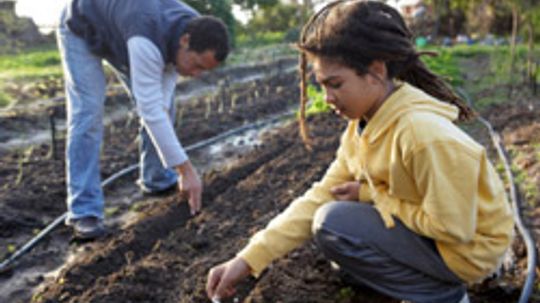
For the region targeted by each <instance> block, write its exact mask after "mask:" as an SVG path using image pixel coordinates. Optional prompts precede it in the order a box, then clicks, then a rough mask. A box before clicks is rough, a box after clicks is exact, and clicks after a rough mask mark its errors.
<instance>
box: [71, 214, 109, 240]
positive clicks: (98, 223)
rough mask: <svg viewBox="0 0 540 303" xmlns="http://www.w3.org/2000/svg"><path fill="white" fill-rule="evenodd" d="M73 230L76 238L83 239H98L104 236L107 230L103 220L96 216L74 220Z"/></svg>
mask: <svg viewBox="0 0 540 303" xmlns="http://www.w3.org/2000/svg"><path fill="white" fill-rule="evenodd" d="M73 231H74V233H75V237H76V238H79V239H83V240H90V239H97V238H100V237H103V236H104V235H105V234H106V232H107V230H106V228H105V225H104V224H103V220H101V219H99V218H96V217H84V218H80V219H76V220H73Z"/></svg>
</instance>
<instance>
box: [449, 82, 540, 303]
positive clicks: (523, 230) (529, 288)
mask: <svg viewBox="0 0 540 303" xmlns="http://www.w3.org/2000/svg"><path fill="white" fill-rule="evenodd" d="M458 92H459V93H460V94H461V95H462V96H463V97H464V98H465V100H466V101H467V103H468V104H469V106H470V107H471V108H474V106H473V102H472V100H471V97H470V96H469V94H468V93H467V92H466V91H465V90H464V89H463V88H458ZM477 119H478V121H480V123H482V124H483V125H484V126H485V127H486V128H487V130H488V132H489V135H490V137H491V141H492V143H493V145H494V146H495V149H496V150H497V154H498V156H499V158H500V159H501V162H502V163H503V165H504V171H505V174H506V178H507V180H508V182H509V183H510V200H511V205H512V208H513V214H514V222H515V224H516V227H517V229H518V231H519V233H520V235H521V237H522V238H523V241H524V242H525V247H526V250H527V277H526V279H525V283H524V285H523V289H522V290H521V294H520V297H519V301H518V303H527V302H529V297H530V296H531V293H532V292H533V290H534V280H535V277H536V270H535V269H536V262H537V261H536V257H537V256H536V249H535V247H536V246H535V243H534V240H533V238H532V236H531V233H530V231H529V230H528V229H527V227H526V226H525V224H524V223H523V219H522V218H521V210H520V205H521V204H522V200H521V196H520V194H519V189H518V186H517V185H516V182H515V181H514V176H513V173H512V167H511V165H510V164H509V163H510V160H509V159H510V157H509V155H508V152H507V150H506V148H505V147H504V144H503V141H502V139H501V135H500V134H499V133H497V132H496V131H495V129H494V128H493V126H492V125H491V123H489V121H488V120H486V119H484V118H483V117H481V116H480V115H478V117H477Z"/></svg>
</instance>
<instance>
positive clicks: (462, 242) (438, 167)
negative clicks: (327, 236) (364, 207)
mask: <svg viewBox="0 0 540 303" xmlns="http://www.w3.org/2000/svg"><path fill="white" fill-rule="evenodd" d="M457 116H458V110H457V108H456V107H455V106H452V105H449V104H447V103H443V102H440V101H438V100H436V99H434V98H433V97H431V96H429V95H427V94H426V93H424V92H423V91H421V90H419V89H417V88H415V87H413V86H411V85H409V84H407V83H405V84H402V85H401V87H400V88H399V89H398V90H396V91H395V92H394V93H393V94H392V95H391V96H390V97H389V98H388V99H387V100H386V101H385V102H384V103H383V105H382V106H381V107H380V108H379V110H378V111H377V112H376V113H375V115H374V116H373V117H372V119H371V120H370V121H369V123H367V125H366V127H365V128H364V130H363V131H362V132H361V134H360V135H359V134H358V126H359V125H358V124H359V121H357V120H356V121H351V122H350V123H349V126H348V128H347V129H346V131H345V133H344V134H343V136H342V137H341V144H340V147H339V149H338V151H337V157H336V159H335V160H334V162H332V164H331V165H330V167H329V168H328V170H327V172H326V174H325V175H324V177H323V178H322V180H321V181H320V182H316V183H315V184H313V186H312V187H311V189H310V190H308V191H307V192H306V193H305V194H304V195H303V196H302V197H300V198H298V199H296V200H295V201H294V202H293V203H291V205H290V206H289V207H288V208H287V209H286V210H285V211H284V212H283V213H281V214H280V215H279V216H277V217H276V218H274V219H273V220H272V221H271V222H270V223H269V224H268V226H267V227H266V228H265V229H264V230H262V231H260V232H258V233H257V234H256V235H255V236H253V238H252V239H251V240H250V242H249V244H248V245H247V246H246V247H245V248H244V249H243V250H242V251H241V252H240V253H239V254H238V255H239V256H240V257H241V258H243V259H244V260H245V261H246V262H247V263H248V264H249V265H250V267H251V269H252V270H253V274H254V275H258V274H259V273H260V272H261V271H262V270H263V269H264V268H265V267H266V266H267V265H268V264H269V263H270V262H272V260H274V259H276V258H279V257H281V256H283V255H284V254H286V253H287V252H289V251H290V250H292V249H294V248H296V247H298V246H299V245H301V244H302V243H303V242H304V241H305V240H307V239H308V238H310V237H311V223H312V219H313V216H314V214H315V211H316V210H317V209H318V208H319V207H320V206H321V205H323V204H324V203H327V202H331V201H334V200H335V199H334V197H333V196H332V194H331V193H330V188H331V187H333V186H335V185H339V184H341V183H343V182H347V181H352V180H357V181H360V184H361V186H360V193H359V198H360V201H370V202H369V203H373V204H374V206H375V208H376V209H377V210H378V211H379V213H380V214H381V216H382V218H383V220H384V222H385V224H386V226H387V227H388V228H391V227H393V226H394V217H395V218H399V220H401V221H402V222H403V223H404V224H405V225H406V226H407V227H408V228H409V229H411V230H412V231H414V232H416V233H418V234H420V235H423V236H426V237H429V238H432V239H434V240H435V242H436V245H437V248H438V250H439V252H440V254H441V256H442V258H443V260H444V261H445V262H446V264H447V265H448V267H449V268H450V269H451V270H452V271H453V272H455V273H456V274H457V275H458V276H459V277H460V278H461V279H463V280H464V281H466V282H477V281H479V280H481V279H483V278H484V277H485V276H486V275H488V274H490V273H492V272H493V271H494V270H496V268H497V267H498V265H499V264H500V262H501V259H502V256H503V255H504V253H505V251H506V249H507V248H508V247H509V245H510V242H511V240H512V236H513V224H514V222H513V219H512V214H511V209H510V207H509V204H508V202H507V200H506V194H505V191H504V186H503V184H502V182H501V180H500V179H499V177H498V175H497V173H496V172H495V170H494V169H493V166H492V165H491V164H490V163H489V160H488V158H487V155H486V151H485V149H484V148H483V147H482V146H481V145H480V144H478V143H476V142H475V141H474V140H473V139H471V138H470V137H469V136H468V135H467V134H465V133H464V132H463V131H462V130H460V129H459V128H458V127H457V126H456V125H454V124H453V123H452V121H453V120H455V119H456V118H457Z"/></svg>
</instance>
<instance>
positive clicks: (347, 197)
mask: <svg viewBox="0 0 540 303" xmlns="http://www.w3.org/2000/svg"><path fill="white" fill-rule="evenodd" d="M359 191H360V182H358V181H350V182H345V183H343V184H340V185H336V186H334V187H332V188H331V189H330V193H332V195H334V198H336V200H338V201H359V197H358V194H359Z"/></svg>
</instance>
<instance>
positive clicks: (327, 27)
mask: <svg viewBox="0 0 540 303" xmlns="http://www.w3.org/2000/svg"><path fill="white" fill-rule="evenodd" d="M297 46H298V48H299V49H300V64H299V72H300V79H301V82H300V96H301V97H300V117H299V122H300V132H301V135H302V138H303V140H304V141H305V142H306V143H308V144H309V136H308V131H307V126H306V122H305V112H306V104H307V87H306V86H307V85H306V82H307V80H306V78H307V77H306V73H307V61H308V55H309V56H322V57H325V58H328V59H331V60H334V61H336V62H338V63H340V64H343V65H344V66H347V67H349V68H352V69H353V70H355V71H356V73H357V74H358V75H359V76H363V75H365V74H366V73H368V67H369V66H370V64H371V63H372V62H373V61H375V60H381V61H384V62H385V63H386V68H387V70H388V77H389V78H390V79H398V80H402V81H405V82H408V83H410V84H412V85H414V86H416V87H418V88H420V89H422V90H423V91H425V92H426V93H428V94H430V95H431V96H434V97H435V98H437V99H439V100H441V101H444V102H447V103H450V104H453V105H455V106H457V107H458V108H459V119H460V120H462V121H465V120H470V119H471V118H473V117H474V116H475V113H474V112H473V111H472V110H471V109H470V108H469V107H468V106H467V105H465V103H464V102H463V101H462V100H461V98H459V97H458V96H457V95H456V94H455V93H454V92H453V91H452V89H451V88H450V87H449V85H448V84H446V83H445V82H444V80H442V79H441V78H440V77H439V76H437V75H435V74H434V73H432V72H431V71H430V70H429V69H428V68H427V67H426V65H425V64H424V63H423V62H422V61H421V60H420V56H422V55H436V53H433V52H417V51H416V50H415V48H414V45H413V43H412V34H411V32H410V31H409V29H408V28H407V25H406V24H405V22H404V20H403V18H402V17H401V15H400V14H399V13H398V12H397V11H396V10H395V9H393V8H392V7H390V6H388V5H386V4H384V3H382V2H378V1H362V0H340V1H334V2H332V3H330V4H328V5H326V6H325V7H324V8H323V9H321V10H320V11H319V12H317V13H316V14H314V15H313V16H311V18H310V19H309V20H308V22H307V24H306V25H305V26H304V28H303V29H302V33H301V36H300V41H299V43H298V45H297Z"/></svg>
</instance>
